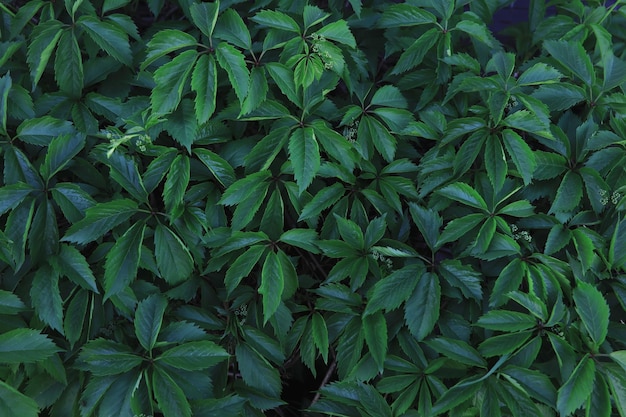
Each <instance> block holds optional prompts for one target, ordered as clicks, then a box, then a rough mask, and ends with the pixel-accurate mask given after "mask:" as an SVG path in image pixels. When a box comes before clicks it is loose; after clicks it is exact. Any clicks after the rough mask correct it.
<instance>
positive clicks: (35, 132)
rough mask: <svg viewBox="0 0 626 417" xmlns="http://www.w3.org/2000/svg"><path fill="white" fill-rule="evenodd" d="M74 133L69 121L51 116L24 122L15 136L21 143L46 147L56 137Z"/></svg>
mask: <svg viewBox="0 0 626 417" xmlns="http://www.w3.org/2000/svg"><path fill="white" fill-rule="evenodd" d="M75 133H76V132H75V129H74V127H73V126H72V124H71V123H70V122H69V121H67V120H60V119H56V118H54V117H52V116H42V117H38V118H35V119H28V120H24V122H22V124H20V126H19V127H18V128H17V135H18V136H19V138H20V139H21V140H22V141H24V142H26V143H30V144H33V145H39V146H48V145H49V144H50V142H51V141H52V139H53V138H54V137H56V136H61V135H65V134H75Z"/></svg>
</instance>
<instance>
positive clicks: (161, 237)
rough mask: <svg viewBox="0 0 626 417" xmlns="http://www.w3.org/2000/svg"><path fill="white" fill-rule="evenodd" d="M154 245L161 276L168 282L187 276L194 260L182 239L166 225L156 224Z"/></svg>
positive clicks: (183, 278) (177, 281)
mask: <svg viewBox="0 0 626 417" xmlns="http://www.w3.org/2000/svg"><path fill="white" fill-rule="evenodd" d="M154 247H155V249H154V250H155V256H156V262H157V266H158V268H159V271H160V272H161V276H162V277H163V279H165V280H166V281H167V282H169V283H170V284H178V283H180V282H182V281H184V280H185V279H187V278H189V276H190V275H191V273H192V272H193V270H194V262H193V258H192V257H191V253H190V252H189V249H188V248H187V246H185V244H184V243H183V241H182V240H181V239H180V238H179V237H178V236H177V235H176V234H175V233H174V232H173V231H172V230H171V229H170V228H169V227H167V226H164V225H162V224H158V225H157V226H156V227H155V229H154Z"/></svg>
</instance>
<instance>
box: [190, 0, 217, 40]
mask: <svg viewBox="0 0 626 417" xmlns="http://www.w3.org/2000/svg"><path fill="white" fill-rule="evenodd" d="M219 11H220V3H219V2H215V3H199V4H198V3H193V4H192V5H191V6H190V7H189V13H190V14H191V20H192V21H193V23H194V24H195V25H196V27H197V28H198V29H200V31H201V32H202V33H203V34H204V35H205V36H206V37H208V38H210V37H211V36H212V35H213V30H214V29H215V24H216V23H217V16H218V14H219Z"/></svg>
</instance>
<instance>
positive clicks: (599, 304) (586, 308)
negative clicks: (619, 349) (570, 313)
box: [573, 281, 610, 347]
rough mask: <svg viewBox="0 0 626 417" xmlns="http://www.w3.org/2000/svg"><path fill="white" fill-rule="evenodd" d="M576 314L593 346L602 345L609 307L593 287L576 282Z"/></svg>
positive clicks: (606, 329)
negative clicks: (593, 343)
mask: <svg viewBox="0 0 626 417" xmlns="http://www.w3.org/2000/svg"><path fill="white" fill-rule="evenodd" d="M573 296H574V303H575V308H576V312H577V313H578V315H579V316H580V319H581V320H582V322H583V325H584V326H585V329H586V330H587V333H588V334H589V336H590V337H591V339H592V340H593V341H594V342H595V346H596V347H599V346H600V345H601V344H602V343H604V339H606V335H607V333H608V327H609V314H610V311H609V305H608V304H607V302H606V300H605V299H604V297H603V296H602V293H601V292H600V291H599V290H598V289H597V288H596V287H595V286H593V285H591V284H588V283H586V282H583V281H578V283H577V285H576V288H574V291H573Z"/></svg>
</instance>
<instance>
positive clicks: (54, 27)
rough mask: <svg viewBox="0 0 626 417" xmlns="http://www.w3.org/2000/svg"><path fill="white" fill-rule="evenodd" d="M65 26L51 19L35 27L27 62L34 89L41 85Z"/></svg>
mask: <svg viewBox="0 0 626 417" xmlns="http://www.w3.org/2000/svg"><path fill="white" fill-rule="evenodd" d="M62 27H63V24H62V23H61V22H59V21H58V20H54V19H50V20H48V21H45V22H42V23H40V24H38V25H37V26H35V28H34V29H33V31H32V33H31V41H30V43H29V44H28V52H27V58H26V62H28V66H29V67H30V77H31V79H32V83H33V84H32V89H33V90H35V87H36V86H37V84H38V83H39V80H40V79H41V76H42V75H43V72H44V70H45V69H46V65H47V64H48V61H49V60H50V56H51V55H52V51H53V50H54V48H55V47H56V46H57V42H58V41H59V38H61V35H62V34H63V30H62Z"/></svg>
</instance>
